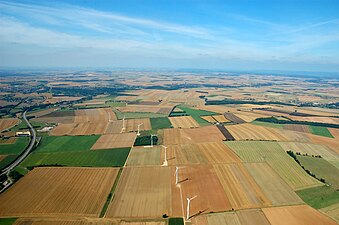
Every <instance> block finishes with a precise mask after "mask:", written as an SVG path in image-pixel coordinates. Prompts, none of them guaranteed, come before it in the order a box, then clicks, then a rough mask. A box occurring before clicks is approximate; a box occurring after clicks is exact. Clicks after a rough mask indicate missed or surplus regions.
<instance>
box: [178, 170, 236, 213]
mask: <svg viewBox="0 0 339 225" xmlns="http://www.w3.org/2000/svg"><path fill="white" fill-rule="evenodd" d="M174 172H175V168H172V174H174ZM179 184H180V188H181V193H182V198H183V199H186V198H191V197H193V196H195V195H198V196H197V198H195V199H194V200H193V201H192V204H191V210H190V211H191V215H194V214H196V213H199V211H202V212H204V213H208V212H220V211H227V210H231V209H232V206H231V203H230V200H229V199H228V197H227V195H226V193H225V191H224V188H223V186H222V184H221V183H220V181H219V178H218V176H217V174H216V172H215V171H214V168H213V166H212V165H199V166H189V167H184V168H181V169H179ZM186 207H187V201H184V209H186Z"/></svg>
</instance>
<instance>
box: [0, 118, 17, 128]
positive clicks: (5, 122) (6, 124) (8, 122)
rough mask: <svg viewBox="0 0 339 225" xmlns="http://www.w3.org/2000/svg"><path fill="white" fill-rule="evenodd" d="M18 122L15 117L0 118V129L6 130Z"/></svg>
mask: <svg viewBox="0 0 339 225" xmlns="http://www.w3.org/2000/svg"><path fill="white" fill-rule="evenodd" d="M19 122H20V120H19V119H17V118H8V119H0V131H3V130H6V129H8V128H11V127H13V126H15V125H17V124H18V123H19Z"/></svg>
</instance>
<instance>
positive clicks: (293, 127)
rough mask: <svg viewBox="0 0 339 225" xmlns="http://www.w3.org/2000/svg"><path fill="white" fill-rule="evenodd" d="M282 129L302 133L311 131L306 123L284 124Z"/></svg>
mask: <svg viewBox="0 0 339 225" xmlns="http://www.w3.org/2000/svg"><path fill="white" fill-rule="evenodd" d="M284 129H287V130H293V131H297V132H303V133H311V131H310V129H309V126H308V125H300V124H285V125H284Z"/></svg>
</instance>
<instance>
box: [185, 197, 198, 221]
mask: <svg viewBox="0 0 339 225" xmlns="http://www.w3.org/2000/svg"><path fill="white" fill-rule="evenodd" d="M196 197H198V195H196V196H194V197H192V198H187V214H186V220H189V218H190V204H191V201H192V200H193V199H195V198H196Z"/></svg>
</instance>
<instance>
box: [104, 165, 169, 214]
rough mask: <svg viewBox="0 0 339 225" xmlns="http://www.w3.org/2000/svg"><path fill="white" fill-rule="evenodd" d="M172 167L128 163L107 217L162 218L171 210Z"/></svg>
mask: <svg viewBox="0 0 339 225" xmlns="http://www.w3.org/2000/svg"><path fill="white" fill-rule="evenodd" d="M171 177H173V175H172V174H171V169H170V167H125V168H124V169H123V172H122V174H121V178H120V181H119V184H118V186H117V188H116V190H115V195H114V198H113V201H112V202H111V203H110V205H109V207H108V210H107V213H106V217H107V218H161V217H162V215H164V214H167V215H172V213H171Z"/></svg>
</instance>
